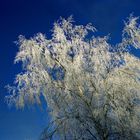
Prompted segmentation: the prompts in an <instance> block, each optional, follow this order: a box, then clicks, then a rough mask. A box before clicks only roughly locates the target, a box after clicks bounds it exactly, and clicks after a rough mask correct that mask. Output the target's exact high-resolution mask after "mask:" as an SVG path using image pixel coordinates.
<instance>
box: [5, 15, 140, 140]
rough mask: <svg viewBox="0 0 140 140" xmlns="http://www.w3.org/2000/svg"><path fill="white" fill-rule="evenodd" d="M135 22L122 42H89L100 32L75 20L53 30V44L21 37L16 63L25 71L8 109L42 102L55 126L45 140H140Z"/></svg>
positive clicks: (139, 36)
mask: <svg viewBox="0 0 140 140" xmlns="http://www.w3.org/2000/svg"><path fill="white" fill-rule="evenodd" d="M137 19H138V18H134V17H132V16H131V17H130V18H129V20H128V22H126V23H125V28H124V30H123V35H122V42H121V43H119V44H117V45H115V46H112V45H111V44H109V43H108V37H102V38H101V37H95V36H93V37H91V38H89V37H87V35H88V34H89V33H90V34H91V33H93V34H94V31H96V29H95V28H94V27H93V26H92V25H91V24H88V25H86V26H83V25H74V24H73V20H72V18H71V17H70V18H68V19H67V20H65V19H62V18H61V19H60V20H59V21H58V22H56V23H55V24H54V28H53V31H52V32H53V34H52V38H51V39H47V38H46V36H45V35H43V34H41V33H39V34H37V35H36V36H34V37H33V38H30V39H26V38H25V37H23V36H20V37H19V42H18V44H19V46H20V47H19V52H18V53H17V56H16V58H15V62H19V61H21V62H22V65H23V71H22V73H20V74H18V75H17V76H16V80H15V86H12V87H10V86H9V90H10V91H11V92H12V94H11V95H9V96H7V101H8V103H9V104H11V103H15V104H16V106H17V107H21V108H22V107H24V105H25V104H26V103H27V104H28V103H38V104H41V100H40V96H43V97H44V99H45V101H46V102H47V105H48V107H49V109H50V110H51V111H50V115H51V117H52V121H51V122H50V124H49V126H48V127H47V128H46V130H44V133H43V134H42V140H46V139H56V137H57V138H59V139H60V140H63V139H64V140H138V139H140V106H139V101H140V59H139V58H138V57H136V56H134V55H133V54H132V53H131V51H130V48H131V47H134V48H136V49H140V26H139V25H138V24H137Z"/></svg>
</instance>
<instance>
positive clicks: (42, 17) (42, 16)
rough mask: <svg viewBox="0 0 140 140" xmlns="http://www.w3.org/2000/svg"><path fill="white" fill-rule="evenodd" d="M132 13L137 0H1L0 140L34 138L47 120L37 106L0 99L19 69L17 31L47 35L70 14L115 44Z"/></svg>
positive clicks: (137, 9)
mask: <svg viewBox="0 0 140 140" xmlns="http://www.w3.org/2000/svg"><path fill="white" fill-rule="evenodd" d="M132 12H133V13H134V15H135V16H140V0H0V140H37V138H38V136H39V134H40V132H41V130H42V129H43V128H44V127H45V125H46V123H47V113H45V111H40V110H39V108H34V109H24V110H16V109H15V108H14V107H13V108H12V109H8V107H7V105H6V104H4V102H3V97H4V95H5V94H7V91H6V90H5V89H4V86H5V85H7V84H11V83H12V81H13V80H14V77H15V74H17V73H18V72H20V70H21V68H20V65H14V64H13V61H14V57H15V55H16V53H17V46H16V45H15V44H14V43H13V42H14V41H16V40H17V37H18V36H19V35H20V34H22V35H25V36H26V37H31V36H33V35H34V34H36V33H38V32H42V33H45V34H46V35H47V34H48V35H50V30H51V28H52V24H53V22H54V21H56V20H57V19H58V18H59V17H60V16H62V17H65V18H67V17H68V16H70V15H73V17H74V20H75V21H76V24H87V23H89V22H91V23H93V24H94V26H95V27H96V28H97V29H98V34H99V35H101V36H103V35H107V34H109V33H110V34H111V42H112V43H116V42H119V41H120V39H121V30H122V29H123V20H124V19H126V18H127V17H128V16H129V14H130V13H132ZM27 138H28V139H27Z"/></svg>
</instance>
